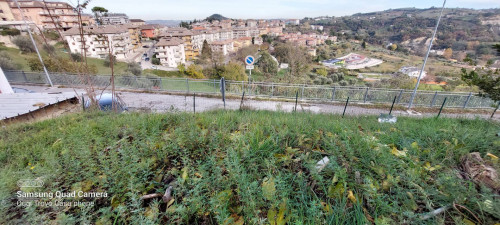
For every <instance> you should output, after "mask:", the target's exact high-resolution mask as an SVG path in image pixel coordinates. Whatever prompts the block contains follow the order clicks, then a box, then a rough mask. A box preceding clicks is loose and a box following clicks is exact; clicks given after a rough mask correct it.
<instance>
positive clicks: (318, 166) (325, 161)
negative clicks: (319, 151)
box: [316, 156, 330, 173]
mask: <svg viewBox="0 0 500 225" xmlns="http://www.w3.org/2000/svg"><path fill="white" fill-rule="evenodd" d="M329 162H330V159H329V158H328V157H327V156H325V158H323V159H321V160H320V161H319V162H318V163H316V170H318V173H319V172H321V170H323V169H324V168H325V166H326V165H327V164H328V163H329Z"/></svg>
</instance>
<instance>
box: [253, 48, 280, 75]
mask: <svg viewBox="0 0 500 225" xmlns="http://www.w3.org/2000/svg"><path fill="white" fill-rule="evenodd" d="M256 64H257V66H258V67H259V69H260V70H261V71H262V72H264V73H266V74H272V75H276V74H277V73H278V63H277V62H276V61H274V59H273V57H271V55H270V54H269V53H268V52H263V53H262V54H261V55H260V58H259V60H258V61H257V63H256Z"/></svg>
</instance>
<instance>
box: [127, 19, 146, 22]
mask: <svg viewBox="0 0 500 225" xmlns="http://www.w3.org/2000/svg"><path fill="white" fill-rule="evenodd" d="M130 22H132V23H142V22H145V21H144V20H141V19H130Z"/></svg>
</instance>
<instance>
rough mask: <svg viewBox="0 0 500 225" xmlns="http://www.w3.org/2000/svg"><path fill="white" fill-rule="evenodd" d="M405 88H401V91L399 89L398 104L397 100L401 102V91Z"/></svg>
mask: <svg viewBox="0 0 500 225" xmlns="http://www.w3.org/2000/svg"><path fill="white" fill-rule="evenodd" d="M404 91H405V90H403V89H401V91H399V96H398V100H397V104H399V102H401V97H403V92H404Z"/></svg>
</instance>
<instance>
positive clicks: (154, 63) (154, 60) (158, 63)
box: [151, 58, 161, 65]
mask: <svg viewBox="0 0 500 225" xmlns="http://www.w3.org/2000/svg"><path fill="white" fill-rule="evenodd" d="M151 63H152V64H153V65H160V64H161V63H160V59H158V58H153V59H151Z"/></svg>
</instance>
